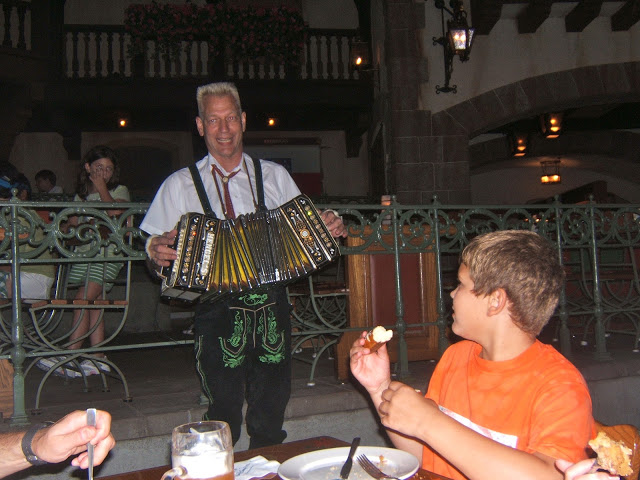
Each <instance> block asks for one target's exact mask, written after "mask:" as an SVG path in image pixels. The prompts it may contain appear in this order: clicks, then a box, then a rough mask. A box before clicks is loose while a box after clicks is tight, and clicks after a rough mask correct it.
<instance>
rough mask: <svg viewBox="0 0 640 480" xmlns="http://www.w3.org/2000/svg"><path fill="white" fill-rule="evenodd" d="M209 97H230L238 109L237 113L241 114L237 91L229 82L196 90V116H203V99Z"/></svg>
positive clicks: (213, 84) (212, 84) (203, 86)
mask: <svg viewBox="0 0 640 480" xmlns="http://www.w3.org/2000/svg"><path fill="white" fill-rule="evenodd" d="M209 95H214V96H216V97H226V96H230V97H231V98H232V99H233V102H234V103H235V104H236V107H237V108H238V113H242V105H241V104H240V95H239V94H238V89H237V88H236V86H235V85H234V84H233V83H230V82H216V83H208V84H207V85H202V86H201V87H198V90H196V102H198V116H199V117H200V118H202V116H203V115H204V99H205V97H208V96H209Z"/></svg>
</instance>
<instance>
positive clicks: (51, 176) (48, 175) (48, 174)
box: [35, 169, 57, 187]
mask: <svg viewBox="0 0 640 480" xmlns="http://www.w3.org/2000/svg"><path fill="white" fill-rule="evenodd" d="M35 178H36V180H39V179H41V178H42V179H43V180H48V181H49V183H51V185H53V186H54V187H55V185H56V181H57V178H56V174H55V173H53V172H52V171H51V170H47V169H44V170H40V171H39V172H38V173H36V177H35Z"/></svg>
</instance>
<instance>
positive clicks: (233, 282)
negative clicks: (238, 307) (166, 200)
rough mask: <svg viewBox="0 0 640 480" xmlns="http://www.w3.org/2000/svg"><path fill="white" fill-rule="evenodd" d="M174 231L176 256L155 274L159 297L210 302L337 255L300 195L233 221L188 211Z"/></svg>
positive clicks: (293, 275) (281, 280)
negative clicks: (176, 233)
mask: <svg viewBox="0 0 640 480" xmlns="http://www.w3.org/2000/svg"><path fill="white" fill-rule="evenodd" d="M177 230H178V235H177V236H176V241H175V243H174V245H173V248H174V249H175V250H176V251H177V253H178V257H177V258H176V260H174V262H173V264H172V265H171V266H169V267H164V268H162V269H161V270H160V272H159V275H160V276H161V278H162V279H163V281H162V296H164V297H167V298H172V299H179V300H186V301H195V300H199V301H201V302H213V301H217V300H220V299H222V298H223V297H225V296H228V295H232V294H235V293H240V292H245V291H247V290H250V289H253V288H257V287H261V286H269V285H286V284H287V283H290V282H292V281H294V280H296V279H298V278H300V277H303V276H306V275H309V274H311V273H312V272H314V271H315V270H317V269H318V268H320V267H322V266H324V265H326V264H328V263H329V262H331V261H333V260H334V259H335V258H337V257H338V256H339V255H340V252H339V248H338V244H337V243H336V241H335V240H334V239H333V237H332V236H331V234H330V233H329V230H327V227H326V226H325V224H324V222H323V221H322V219H321V218H320V214H319V213H318V210H316V208H315V206H314V205H313V203H311V200H309V198H307V197H306V196H305V195H300V196H298V197H296V198H294V199H293V200H291V201H289V202H287V203H285V204H284V205H282V206H280V207H278V208H276V209H273V210H266V211H257V212H253V213H248V214H245V215H239V216H238V217H237V218H235V219H228V220H221V219H218V218H216V217H213V216H209V215H206V214H203V213H193V212H192V213H187V214H185V215H183V216H182V217H181V218H180V222H179V223H178V226H177Z"/></svg>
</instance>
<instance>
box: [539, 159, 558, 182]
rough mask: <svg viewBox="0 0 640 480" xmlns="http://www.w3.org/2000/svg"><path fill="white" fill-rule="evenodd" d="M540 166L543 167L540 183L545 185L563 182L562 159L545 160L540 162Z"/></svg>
mask: <svg viewBox="0 0 640 480" xmlns="http://www.w3.org/2000/svg"><path fill="white" fill-rule="evenodd" d="M540 166H541V167H542V175H541V176H540V183H542V184H543V185H551V184H554V183H562V177H561V176H560V160H544V161H541V162H540Z"/></svg>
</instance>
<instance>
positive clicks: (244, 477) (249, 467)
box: [233, 455, 280, 480]
mask: <svg viewBox="0 0 640 480" xmlns="http://www.w3.org/2000/svg"><path fill="white" fill-rule="evenodd" d="M279 466H280V462H276V461H275V460H267V459H266V458H264V457H263V456H261V455H259V456H257V457H253V458H250V459H249V460H245V461H244V462H236V464H235V465H234V468H233V470H234V473H235V476H236V478H235V480H251V479H253V478H264V479H268V478H273V477H275V476H276V474H277V473H278V467H279Z"/></svg>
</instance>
